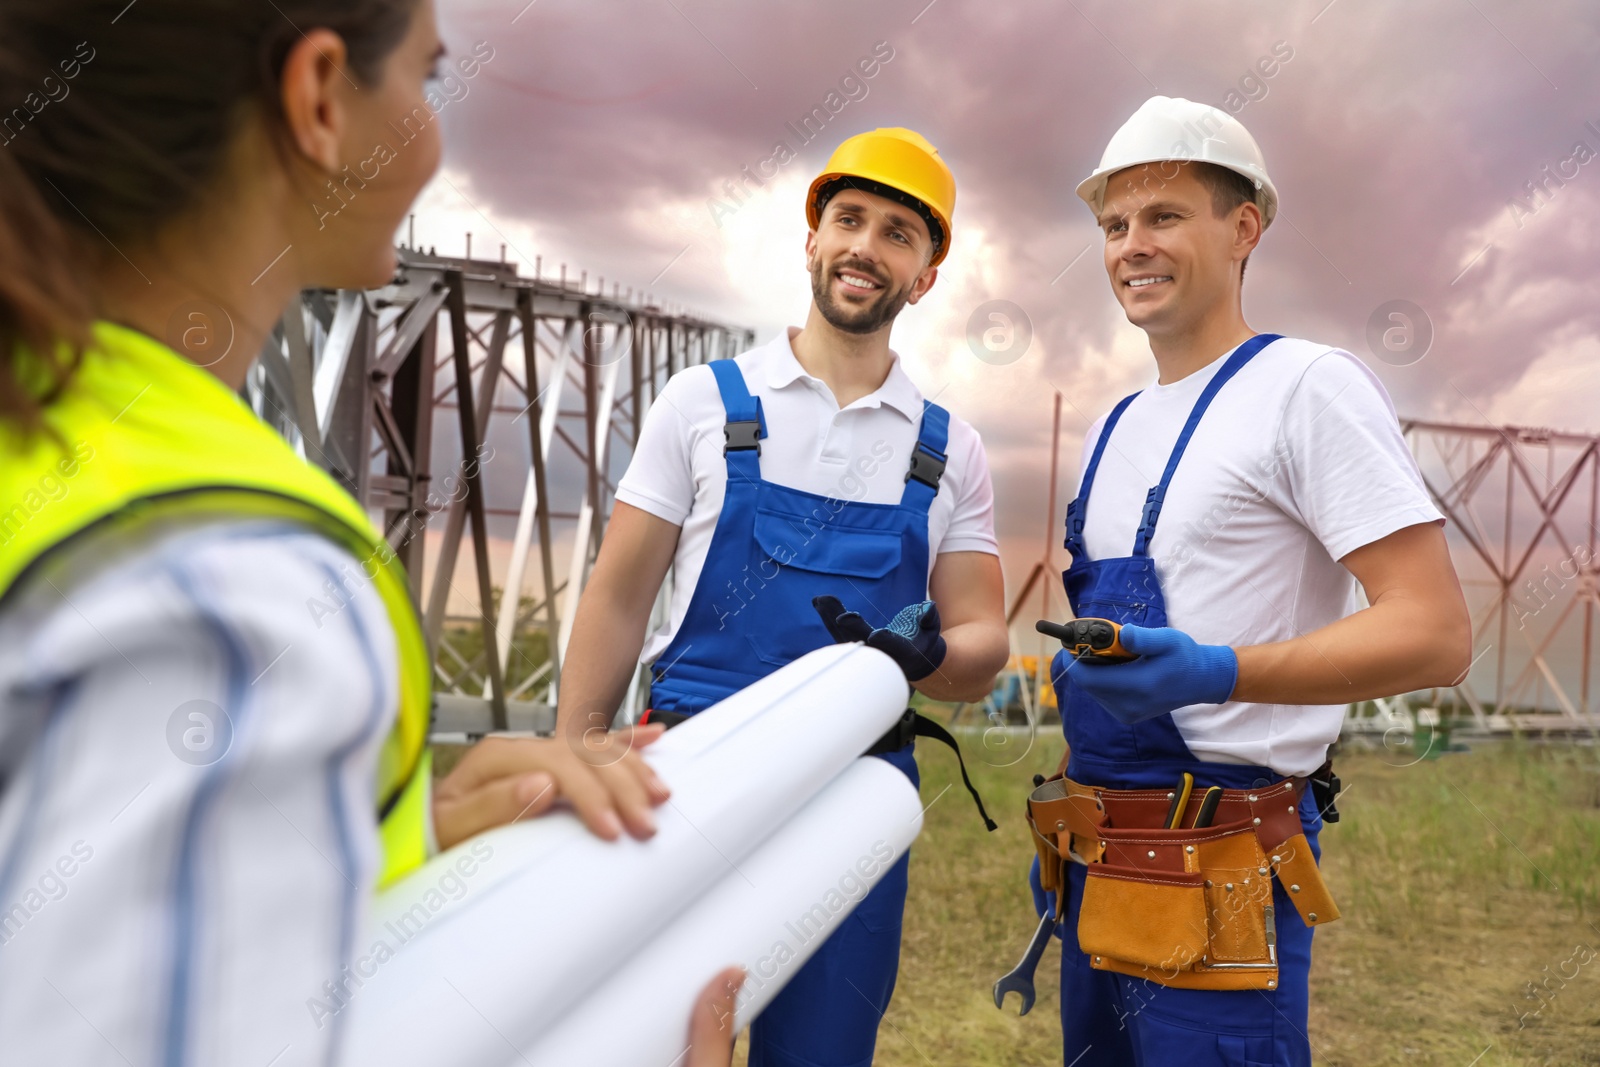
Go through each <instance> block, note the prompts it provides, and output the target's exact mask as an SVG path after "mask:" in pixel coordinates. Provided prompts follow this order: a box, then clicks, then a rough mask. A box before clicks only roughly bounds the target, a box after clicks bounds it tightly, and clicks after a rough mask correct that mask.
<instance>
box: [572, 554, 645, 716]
mask: <svg viewBox="0 0 1600 1067" xmlns="http://www.w3.org/2000/svg"><path fill="white" fill-rule="evenodd" d="M648 624H649V617H648V615H647V614H643V615H641V614H640V613H638V612H635V611H630V610H628V609H627V607H626V606H625V605H621V604H617V603H616V602H614V601H613V600H611V599H610V598H608V597H605V596H603V595H594V590H593V586H592V585H591V587H590V590H586V591H585V594H584V596H583V597H581V598H580V599H579V601H578V614H577V617H576V618H574V619H573V620H572V641H571V643H570V644H568V646H567V658H566V661H565V662H564V663H562V664H561V689H560V699H559V701H558V703H559V708H558V710H557V723H556V730H557V733H558V734H559V735H560V736H563V737H580V736H582V734H583V733H584V732H585V731H588V730H593V729H600V730H608V729H610V728H611V720H612V719H614V718H615V717H616V714H617V709H618V708H619V707H621V706H622V701H623V699H624V698H625V697H626V696H627V695H628V681H629V679H630V678H631V677H632V676H633V668H634V665H635V664H637V663H638V662H639V652H640V650H641V649H642V648H643V647H644V635H645V627H646V626H647V625H648Z"/></svg>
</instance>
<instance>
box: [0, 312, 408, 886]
mask: <svg viewBox="0 0 1600 1067" xmlns="http://www.w3.org/2000/svg"><path fill="white" fill-rule="evenodd" d="M43 422H44V430H45V432H35V433H33V434H32V435H29V436H28V437H26V438H24V436H23V435H22V434H21V433H20V432H19V431H18V429H17V427H16V426H14V425H10V424H7V423H4V422H0V608H3V607H4V606H5V603H6V601H7V600H8V599H10V598H11V595H12V594H13V593H14V592H16V591H17V590H19V589H20V588H22V587H23V586H24V585H25V584H27V578H28V577H29V576H30V574H32V573H35V572H37V571H38V570H39V569H40V568H41V567H43V566H45V565H46V564H47V563H48V562H49V559H50V557H51V556H52V554H54V553H56V551H57V550H58V549H61V548H63V547H64V546H66V545H68V544H69V543H73V542H75V541H80V540H81V539H82V538H84V537H85V536H88V535H91V534H98V533H99V532H100V531H102V530H106V529H114V528H119V527H123V526H124V525H131V524H137V523H140V522H143V521H146V520H149V519H170V518H174V517H183V516H193V517H195V518H197V519H198V518H202V517H217V516H236V517H238V518H241V519H261V518H270V519H281V520H287V521H290V522H293V523H296V524H299V525H303V526H305V527H306V528H308V529H310V530H313V531H315V532H317V533H320V534H322V535H323V536H325V537H328V538H329V539H331V540H333V541H334V542H336V543H337V544H339V545H342V546H343V547H345V548H346V549H348V550H349V551H350V552H351V553H352V554H353V555H354V556H355V557H356V559H357V560H359V561H360V562H361V565H362V569H363V571H364V573H365V574H366V575H367V577H368V578H370V579H371V580H372V584H373V588H374V589H375V590H376V591H377V593H378V594H379V596H381V597H382V598H383V603H384V606H385V607H386V608H387V609H388V614H389V621H390V623H391V625H392V626H393V629H394V636H395V641H396V647H397V650H398V653H399V656H398V659H399V668H400V685H399V692H400V710H399V714H398V716H397V717H396V719H395V723H394V726H393V728H392V729H391V730H390V732H389V735H388V737H387V738H386V739H385V740H384V743H383V748H382V751H381V752H380V754H379V758H378V776H377V796H376V798H375V800H376V812H377V818H378V822H379V832H380V835H381V837H382V842H383V867H382V870H381V872H380V874H379V879H378V884H379V885H384V884H387V883H388V882H390V881H392V880H394V879H395V878H396V877H398V876H399V875H401V874H404V873H405V872H406V871H409V870H411V869H412V868H415V867H417V866H419V865H420V864H421V863H422V862H423V861H424V860H425V859H426V858H427V819H428V805H429V803H430V791H431V788H432V768H431V761H430V759H429V754H428V747H427V740H428V725H429V719H430V709H431V704H432V698H431V694H430V683H431V681H432V666H431V662H430V660H429V657H428V650H427V643H426V642H425V641H424V639H423V635H422V627H421V625H420V623H419V622H418V619H417V613H416V609H415V608H414V607H413V605H412V603H411V597H410V594H409V592H408V587H407V583H406V575H405V570H404V568H403V567H402V566H401V564H400V561H399V559H398V558H397V557H396V556H395V553H394V551H393V549H391V548H390V547H389V544H388V542H387V541H386V540H384V537H383V535H382V534H381V533H379V531H378V530H377V529H376V528H375V527H374V526H373V524H372V522H371V520H369V519H368V518H367V514H366V512H365V511H364V510H363V509H362V507H361V505H360V504H358V503H357V502H356V501H355V499H354V498H353V497H351V496H350V494H349V493H347V492H346V491H345V490H344V489H343V488H341V487H340V486H339V485H338V483H336V482H335V481H334V480H333V479H332V478H331V477H329V476H328V475H327V474H326V473H324V472H323V471H322V470H320V469H318V468H317V467H314V466H312V465H311V464H309V463H307V462H306V461H305V460H303V459H301V458H300V457H299V456H297V455H296V454H295V452H294V450H293V449H292V448H290V447H289V444H288V442H286V441H285V440H284V439H283V438H282V437H280V436H279V435H278V434H277V433H276V432H275V431H274V430H273V429H272V428H271V427H269V426H267V425H266V424H265V423H263V422H262V421H261V420H260V419H258V418H257V417H256V415H255V413H254V412H252V411H251V410H250V409H249V408H248V407H247V406H246V405H245V404H244V403H243V402H241V401H240V399H239V398H238V397H237V396H236V395H235V394H234V393H233V392H231V391H230V390H229V389H228V388H227V387H226V386H225V385H223V384H222V382H221V381H219V380H218V379H217V378H216V377H215V376H213V375H212V374H210V373H208V372H207V371H205V370H203V369H202V368H200V367H198V366H196V365H195V364H193V363H191V362H190V361H189V360H186V359H184V358H183V357H182V356H180V355H178V354H177V353H175V352H173V351H172V350H171V349H169V348H167V347H166V346H165V345H162V344H161V343H159V342H157V341H155V340H153V339H152V338H150V337H147V336H146V335H144V334H142V333H139V332H137V331H135V330H131V329H128V328H126V327H123V326H118V325H115V324H113V323H109V322H98V323H96V324H95V325H94V340H93V343H92V344H91V345H90V346H89V348H88V349H87V350H86V351H85V353H84V355H83V359H82V362H81V363H80V364H79V366H78V369H77V370H76V372H75V373H74V374H73V375H72V377H71V379H70V381H69V382H68V384H67V386H66V387H65V388H64V389H63V390H62V391H61V393H60V394H59V395H58V396H56V397H54V398H52V399H50V400H49V402H48V404H47V405H46V407H45V408H44V413H43Z"/></svg>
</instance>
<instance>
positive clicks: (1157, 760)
mask: <svg viewBox="0 0 1600 1067" xmlns="http://www.w3.org/2000/svg"><path fill="white" fill-rule="evenodd" d="M1277 339H1278V337H1277V335H1276V334H1257V335H1256V336H1255V337H1252V338H1250V340H1248V341H1246V342H1245V343H1244V344H1242V345H1240V346H1239V348H1238V349H1237V350H1236V351H1235V352H1234V353H1233V354H1232V355H1231V356H1229V357H1228V360H1227V362H1226V363H1224V364H1223V365H1222V367H1221V368H1220V369H1219V370H1218V371H1217V373H1216V375H1215V377H1213V378H1212V379H1211V381H1210V382H1208V383H1207V384H1206V387H1205V389H1204V391H1202V392H1201V394H1200V396H1199V398H1198V399H1197V400H1196V401H1195V405H1194V409H1193V410H1192V411H1191V412H1190V413H1189V418H1188V421H1187V422H1185V424H1184V426H1183V430H1182V432H1181V433H1180V434H1179V435H1178V440H1177V443H1176V444H1175V445H1174V446H1173V449H1172V455H1171V457H1170V458H1169V459H1168V460H1167V466H1166V469H1165V470H1164V471H1163V472H1162V475H1161V482H1160V484H1159V485H1157V486H1155V487H1154V488H1152V489H1151V490H1150V492H1149V494H1148V496H1147V497H1146V504H1145V510H1144V517H1143V521H1142V522H1141V524H1140V526H1139V531H1138V534H1137V536H1136V538H1135V540H1134V546H1133V554H1132V555H1130V556H1122V557H1116V558H1112V559H1101V560H1092V559H1090V558H1089V556H1088V553H1087V551H1085V547H1084V543H1083V524H1084V516H1085V513H1086V509H1087V505H1088V501H1089V494H1090V491H1091V490H1092V489H1093V487H1094V477H1095V471H1096V469H1097V468H1098V467H1099V465H1100V457H1101V455H1102V454H1103V453H1104V452H1105V448H1106V442H1107V441H1108V440H1109V439H1110V438H1111V434H1112V432H1113V431H1114V430H1115V429H1116V426H1117V421H1118V420H1119V419H1120V418H1121V417H1122V413H1123V412H1124V411H1126V410H1127V408H1128V405H1129V404H1130V403H1131V402H1132V401H1133V399H1134V396H1137V395H1138V394H1137V393H1135V394H1134V396H1129V397H1126V398H1124V399H1123V400H1122V401H1121V402H1120V403H1119V404H1117V406H1116V407H1115V408H1113V409H1112V412H1111V415H1110V416H1109V417H1108V418H1107V419H1106V425H1105V429H1104V430H1103V431H1102V432H1101V434H1100V439H1099V441H1097V442H1096V444H1095V449H1094V452H1093V454H1092V455H1091V456H1090V459H1089V465H1088V467H1087V469H1085V471H1084V474H1083V484H1082V486H1081V487H1080V488H1079V490H1078V496H1077V498H1076V499H1075V500H1073V502H1072V504H1071V505H1070V506H1069V507H1068V509H1067V538H1066V547H1067V549H1068V551H1070V552H1071V553H1072V565H1071V566H1070V567H1069V568H1068V569H1067V571H1066V572H1065V573H1064V574H1063V576H1062V577H1063V581H1064V582H1065V584H1066V592H1067V599H1068V600H1069V601H1070V602H1071V604H1072V611H1073V614H1074V615H1075V616H1077V617H1079V618H1103V619H1111V620H1112V621H1114V622H1119V623H1135V624H1137V625H1139V626H1166V625H1167V609H1166V603H1165V600H1164V598H1163V596H1162V592H1161V580H1160V578H1159V577H1158V576H1157V574H1156V568H1155V563H1154V561H1153V560H1152V559H1151V558H1150V552H1149V550H1150V540H1151V538H1152V537H1153V536H1154V535H1155V530H1156V522H1157V520H1158V519H1159V518H1160V516H1161V504H1162V501H1163V499H1164V498H1165V496H1166V492H1167V487H1168V485H1170V484H1171V482H1172V475H1173V472H1174V471H1176V470H1177V467H1178V462H1179V460H1181V459H1182V458H1183V453H1184V449H1185V448H1186V447H1187V445H1188V443H1189V439H1190V438H1191V437H1192V436H1193V435H1194V431H1195V427H1196V426H1198V425H1199V423H1200V418H1201V416H1203V415H1204V414H1205V411H1206V408H1207V407H1208V406H1209V405H1210V403H1211V401H1212V399H1213V398H1214V397H1215V396H1216V394H1217V392H1218V391H1219V390H1221V389H1222V387H1223V386H1224V385H1226V384H1227V382H1228V380H1229V379H1230V378H1232V377H1233V376H1234V374H1236V373H1238V371H1239V369H1240V368H1241V367H1243V366H1244V365H1245V364H1246V363H1248V362H1249V361H1250V359H1251V358H1252V357H1253V356H1254V355H1255V354H1256V353H1257V352H1259V351H1260V350H1261V349H1263V348H1265V347H1266V346H1267V345H1268V344H1270V343H1271V342H1272V341H1275V340H1277ZM1097 669H1098V670H1115V669H1116V668H1115V667H1098V668H1097V667H1093V666H1082V665H1077V664H1075V663H1074V662H1073V661H1072V660H1071V659H1070V657H1069V656H1068V654H1067V653H1066V652H1065V651H1062V652H1061V653H1060V654H1058V655H1057V656H1056V658H1055V660H1054V662H1053V663H1052V664H1051V677H1052V678H1053V680H1054V681H1055V685H1056V697H1057V701H1058V706H1059V707H1060V708H1061V723H1062V728H1063V730H1064V731H1065V732H1066V735H1067V743H1068V745H1070V746H1071V755H1070V757H1069V761H1068V764H1067V777H1068V778H1071V779H1072V780H1073V781H1076V782H1082V783H1084V784H1088V785H1098V786H1103V787H1105V788H1108V789H1171V788H1174V787H1176V786H1177V785H1178V784H1179V783H1180V782H1181V780H1182V776H1183V772H1184V771H1188V772H1190V773H1191V774H1193V775H1194V780H1195V790H1196V792H1197V793H1198V792H1199V791H1200V790H1201V789H1203V788H1205V787H1207V786H1212V785H1218V786H1222V787H1223V788H1224V789H1251V788H1260V787H1265V786H1267V785H1270V784H1273V783H1276V782H1278V781H1281V780H1282V778H1283V776H1282V775H1280V774H1277V773H1276V772H1274V771H1272V770H1270V769H1268V768H1266V767H1252V766H1246V765H1241V764H1226V763H1206V762H1202V761H1201V760H1199V759H1197V758H1196V757H1195V756H1194V754H1193V753H1191V752H1190V751H1189V748H1188V746H1187V745H1185V744H1184V743H1183V737H1182V735H1180V734H1179V732H1178V727H1177V725H1176V724H1175V723H1174V722H1173V720H1172V716H1171V715H1170V714H1167V715H1160V716H1157V717H1156V718H1153V719H1149V720H1146V721H1144V722H1141V723H1138V724H1136V725H1133V726H1125V725H1123V724H1122V723H1121V722H1119V721H1118V720H1117V719H1115V718H1113V717H1112V715H1111V714H1110V713H1109V712H1107V711H1106V710H1105V709H1104V708H1102V707H1101V706H1100V704H1099V703H1098V702H1096V701H1095V700H1094V699H1093V698H1092V697H1090V696H1089V695H1088V694H1086V693H1084V692H1082V691H1081V690H1079V689H1078V687H1077V686H1075V685H1073V684H1072V675H1073V673H1074V672H1076V671H1080V670H1097ZM1300 819H1301V823H1302V825H1303V826H1304V828H1305V834H1306V839H1307V840H1308V841H1309V842H1310V844H1311V849H1312V853H1313V854H1314V855H1319V856H1320V851H1319V850H1318V846H1317V831H1318V830H1319V829H1320V828H1321V826H1322V820H1321V818H1320V817H1319V816H1318V814H1317V808H1316V803H1315V801H1314V800H1313V797H1312V792H1311V790H1309V789H1308V790H1306V792H1305V795H1304V797H1303V798H1302V800H1301V803H1300ZM1085 870H1086V869H1085V868H1084V867H1083V866H1082V865H1081V864H1078V863H1069V864H1067V893H1068V897H1069V899H1068V900H1067V901H1066V902H1065V903H1066V907H1065V908H1064V909H1063V910H1064V914H1065V919H1064V921H1063V923H1062V927H1061V929H1060V930H1059V933H1060V934H1061V937H1062V953H1061V1033H1062V1038H1063V1053H1064V1056H1063V1062H1064V1063H1067V1064H1072V1065H1073V1067H1126V1065H1129V1064H1133V1065H1137V1067H1167V1065H1173V1064H1182V1065H1183V1067H1213V1065H1215V1067H1221V1065H1228V1067H1257V1065H1266V1064H1271V1065H1274V1067H1285V1065H1290V1067H1310V1064H1311V1050H1310V1043H1309V1040H1308V1038H1307V1036H1306V1012H1307V980H1308V976H1309V972H1310V969H1311V928H1310V927H1309V926H1307V925H1305V923H1304V922H1303V921H1302V920H1301V918H1300V915H1299V913H1298V912H1297V911H1296V910H1295V908H1294V906H1293V905H1292V904H1291V903H1290V902H1289V899H1288V894H1287V893H1285V891H1284V889H1283V886H1282V885H1279V884H1277V883H1276V881H1275V882H1274V887H1273V895H1274V898H1275V900H1274V903H1275V905H1276V906H1275V908H1274V911H1275V913H1276V915H1277V937H1278V966H1279V973H1278V987H1277V988H1276V989H1275V990H1242V991H1217V990H1192V989H1173V988H1171V987H1168V986H1162V985H1157V984H1155V983H1153V982H1149V981H1146V980H1145V979H1143V978H1134V977H1129V976H1125V975H1121V974H1117V973H1114V972H1111V971H1097V970H1094V969H1092V968H1091V967H1090V966H1089V957H1088V956H1087V955H1085V954H1084V953H1083V952H1082V951H1081V950H1080V949H1079V948H1078V943H1077V942H1078V939H1077V930H1078V912H1079V906H1080V904H1081V903H1082V899H1083V884H1084V877H1085Z"/></svg>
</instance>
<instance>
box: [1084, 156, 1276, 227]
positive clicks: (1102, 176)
mask: <svg viewBox="0 0 1600 1067" xmlns="http://www.w3.org/2000/svg"><path fill="white" fill-rule="evenodd" d="M1151 163H1210V164H1211V165H1212V166H1213V167H1221V168H1222V169H1223V170H1231V171H1233V172H1234V173H1235V174H1238V175H1240V176H1241V177H1244V178H1247V179H1249V180H1250V182H1252V183H1253V184H1254V185H1255V186H1256V206H1257V207H1259V208H1260V209H1261V230H1262V232H1263V233H1265V232H1266V229H1267V227H1268V226H1271V225H1272V220H1273V219H1274V218H1276V217H1277V214H1278V190H1277V189H1276V188H1275V187H1274V186H1273V184H1272V181H1271V179H1269V178H1267V177H1266V176H1265V175H1262V174H1251V173H1250V172H1249V171H1247V170H1244V169H1242V168H1240V167H1235V166H1232V165H1230V164H1228V163H1221V162H1218V161H1216V160H1211V159H1201V158H1190V159H1177V158H1174V157H1173V156H1151V157H1150V158H1148V159H1135V160H1131V161H1128V162H1119V163H1118V164H1117V165H1116V166H1114V167H1102V168H1100V169H1099V170H1097V171H1095V172H1094V173H1093V174H1091V175H1089V176H1088V177H1087V178H1085V179H1084V180H1083V181H1081V182H1079V183H1078V189H1077V192H1078V199H1080V200H1082V201H1083V202H1084V203H1085V204H1088V205H1089V210H1090V211H1092V212H1094V213H1095V215H1096V216H1098V215H1099V214H1100V212H1101V211H1103V210H1105V196H1106V184H1107V182H1109V181H1110V179H1111V176H1112V175H1113V174H1117V173H1120V172H1121V171H1125V170H1128V169H1130V168H1132V167H1144V166H1148V165H1149V164H1151Z"/></svg>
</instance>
